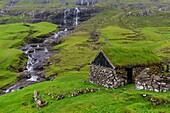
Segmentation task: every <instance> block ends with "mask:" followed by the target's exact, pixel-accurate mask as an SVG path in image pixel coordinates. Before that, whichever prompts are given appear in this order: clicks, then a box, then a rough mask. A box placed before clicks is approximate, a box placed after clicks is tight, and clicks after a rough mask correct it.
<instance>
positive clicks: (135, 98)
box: [0, 71, 170, 113]
mask: <svg viewBox="0 0 170 113" xmlns="http://www.w3.org/2000/svg"><path fill="white" fill-rule="evenodd" d="M87 75H88V73H87V72H84V71H80V72H75V71H70V72H69V73H67V72H66V73H63V74H62V75H59V76H58V77H57V78H56V79H55V80H54V81H52V82H43V83H39V84H36V85H32V86H29V87H27V88H25V89H22V90H20V91H16V92H13V93H10V94H8V95H4V96H1V97H0V100H1V104H0V112H6V113H10V112H14V113H15V112H16V113H18V112H21V113H23V112H29V113H33V112H34V113H35V112H50V113H53V112H55V113H56V112H57V113H61V112H62V113H75V112H76V113H103V112H104V113H106V112H111V113H158V112H166V113H168V112H169V110H170V108H169V107H170V106H169V104H165V105H157V106H154V105H152V104H151V102H150V101H147V100H145V99H144V98H143V97H142V96H141V94H150V95H151V96H152V97H153V98H159V99H167V100H170V96H169V93H170V92H167V93H154V92H149V91H138V90H136V89H135V87H134V85H133V84H131V85H128V86H126V87H121V88H118V89H115V90H112V89H109V90H102V91H97V92H92V93H88V94H82V95H79V96H77V97H66V98H65V99H63V100H59V101H56V98H55V95H56V94H69V93H72V92H73V91H74V90H79V89H84V88H99V87H98V86H96V85H92V84H90V83H88V82H87ZM82 81H85V82H82ZM42 86H43V87H42ZM54 89H55V90H54ZM34 90H38V91H39V92H40V95H41V99H43V100H46V101H48V102H49V104H48V105H47V106H46V107H44V108H42V109H40V110H38V109H37V108H36V106H35V103H34V100H33V92H34ZM48 94H51V95H48ZM53 96H54V97H53ZM13 97H15V98H13ZM9 98H10V100H9ZM9 107H10V109H9Z"/></svg>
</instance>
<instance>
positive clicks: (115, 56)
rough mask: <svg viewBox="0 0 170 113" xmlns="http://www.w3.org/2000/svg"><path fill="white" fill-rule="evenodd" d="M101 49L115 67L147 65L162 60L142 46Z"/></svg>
mask: <svg viewBox="0 0 170 113" xmlns="http://www.w3.org/2000/svg"><path fill="white" fill-rule="evenodd" d="M102 50H103V52H104V53H105V55H106V56H107V58H108V59H109V60H110V62H111V63H112V64H113V65H114V66H116V67H127V66H136V65H148V64H153V63H154V64H155V63H160V62H161V61H162V60H161V59H160V58H159V57H158V56H157V55H156V54H154V53H153V52H152V51H150V50H148V49H144V48H114V47H103V48H102Z"/></svg>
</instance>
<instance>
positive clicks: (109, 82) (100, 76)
mask: <svg viewBox="0 0 170 113" xmlns="http://www.w3.org/2000/svg"><path fill="white" fill-rule="evenodd" d="M125 75H126V71H125V70H124V69H118V70H114V69H111V68H105V67H102V66H96V65H91V67H90V73H89V81H90V82H91V83H94V84H98V85H101V86H105V87H108V88H117V87H119V86H125V85H126V84H127V78H126V76H125Z"/></svg>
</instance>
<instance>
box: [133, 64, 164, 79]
mask: <svg viewBox="0 0 170 113" xmlns="http://www.w3.org/2000/svg"><path fill="white" fill-rule="evenodd" d="M145 68H149V70H150V71H149V72H148V74H150V75H152V74H155V75H157V74H159V73H161V72H162V71H163V65H162V64H161V63H160V64H152V65H145V66H135V67H133V77H132V78H133V81H134V82H135V78H136V77H137V76H138V75H139V74H140V73H141V71H142V70H144V69H145Z"/></svg>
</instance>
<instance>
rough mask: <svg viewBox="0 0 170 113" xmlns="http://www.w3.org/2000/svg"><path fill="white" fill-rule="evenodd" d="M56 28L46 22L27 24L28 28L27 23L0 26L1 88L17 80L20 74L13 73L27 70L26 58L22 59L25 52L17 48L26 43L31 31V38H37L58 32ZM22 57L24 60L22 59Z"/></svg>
mask: <svg viewBox="0 0 170 113" xmlns="http://www.w3.org/2000/svg"><path fill="white" fill-rule="evenodd" d="M56 27H57V26H56V25H54V24H50V23H46V22H42V23H37V24H27V26H26V25H25V23H17V24H7V25H0V36H1V37H0V70H1V71H0V72H1V74H0V88H1V87H3V86H5V85H8V84H10V83H12V82H14V81H15V80H16V79H17V78H16V77H17V76H18V74H17V73H16V72H12V71H17V70H18V69H20V68H21V69H22V68H23V69H24V68H25V64H26V58H24V57H22V56H23V55H24V54H23V52H22V51H20V50H18V49H17V48H18V47H19V46H20V45H24V44H25V43H26V39H27V37H28V34H30V30H32V31H33V33H32V34H30V36H29V37H30V38H35V37H40V36H44V35H48V34H49V33H51V32H53V31H56ZM21 57H22V58H23V60H21V59H20V58H21ZM11 67H13V68H14V70H13V69H11Z"/></svg>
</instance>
